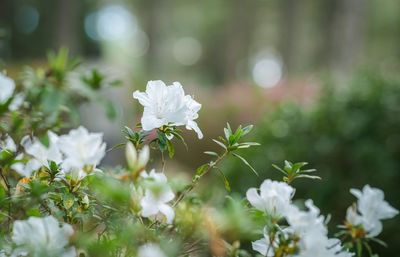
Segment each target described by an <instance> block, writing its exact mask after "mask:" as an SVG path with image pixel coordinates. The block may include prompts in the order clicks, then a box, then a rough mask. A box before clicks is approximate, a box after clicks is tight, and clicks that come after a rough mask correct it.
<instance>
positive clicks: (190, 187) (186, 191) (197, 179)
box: [172, 150, 229, 207]
mask: <svg viewBox="0 0 400 257" xmlns="http://www.w3.org/2000/svg"><path fill="white" fill-rule="evenodd" d="M228 153H229V152H228V150H225V152H224V153H223V154H222V155H220V156H218V158H217V159H216V160H215V161H214V162H210V164H209V165H208V168H207V169H206V170H205V171H204V172H203V173H202V174H201V175H195V176H194V177H193V179H192V183H191V184H190V185H189V186H188V187H187V188H186V190H185V191H184V192H182V194H180V195H179V197H178V199H176V201H175V202H174V204H173V205H172V207H175V206H177V205H178V204H179V203H180V202H181V201H182V200H183V199H184V198H185V197H186V195H187V194H189V193H190V192H191V191H192V190H193V189H194V188H195V187H196V185H197V183H198V181H199V180H200V179H201V178H202V177H203V176H204V175H206V174H207V173H208V172H210V170H211V169H213V168H214V167H216V166H217V165H218V164H219V163H220V162H221V161H222V160H223V159H224V158H225V157H226V156H227V155H228Z"/></svg>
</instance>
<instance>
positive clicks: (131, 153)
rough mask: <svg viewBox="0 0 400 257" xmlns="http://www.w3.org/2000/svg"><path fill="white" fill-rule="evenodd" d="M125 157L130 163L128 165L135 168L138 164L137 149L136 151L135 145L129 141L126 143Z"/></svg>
mask: <svg viewBox="0 0 400 257" xmlns="http://www.w3.org/2000/svg"><path fill="white" fill-rule="evenodd" d="M125 158H126V161H127V163H128V167H129V168H130V169H134V168H135V166H136V162H137V151H136V148H135V146H134V145H133V144H132V143H131V142H128V143H127V144H126V148H125Z"/></svg>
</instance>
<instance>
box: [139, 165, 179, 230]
mask: <svg viewBox="0 0 400 257" xmlns="http://www.w3.org/2000/svg"><path fill="white" fill-rule="evenodd" d="M141 176H142V177H144V178H146V179H148V180H150V181H152V183H151V185H149V186H148V187H147V188H146V190H145V193H144V197H143V198H142V199H141V201H140V205H141V207H142V211H141V215H142V216H143V217H155V218H157V215H159V214H163V215H164V216H165V218H166V221H167V223H168V224H171V223H172V221H173V219H174V217H175V212H174V209H172V207H171V206H169V205H168V204H167V203H168V202H170V201H172V200H173V199H174V197H175V194H174V193H173V192H172V190H171V188H170V186H169V185H168V183H167V177H166V176H165V175H164V174H163V173H156V172H155V171H154V170H152V171H151V172H150V174H147V173H146V172H143V173H142V174H141Z"/></svg>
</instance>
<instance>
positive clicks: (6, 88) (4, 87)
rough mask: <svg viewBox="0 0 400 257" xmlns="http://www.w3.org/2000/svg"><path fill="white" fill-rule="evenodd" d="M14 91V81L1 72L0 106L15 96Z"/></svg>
mask: <svg viewBox="0 0 400 257" xmlns="http://www.w3.org/2000/svg"><path fill="white" fill-rule="evenodd" d="M14 90H15V83H14V80H12V79H11V78H9V77H7V76H5V75H4V74H3V73H1V72H0V104H4V103H6V102H7V101H8V99H10V98H11V97H12V95H13V94H14Z"/></svg>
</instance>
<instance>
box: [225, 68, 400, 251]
mask: <svg viewBox="0 0 400 257" xmlns="http://www.w3.org/2000/svg"><path fill="white" fill-rule="evenodd" d="M251 140H253V141H257V142H260V143H261V146H260V147H258V148H257V149H250V150H249V151H247V152H246V154H243V156H245V158H246V159H248V160H249V162H250V163H252V164H253V165H254V167H255V169H256V170H257V171H258V172H259V173H260V177H259V178H257V177H255V176H250V175H249V174H248V173H245V172H243V170H242V168H241V167H240V166H238V165H237V164H238V163H236V162H230V163H227V164H226V165H225V167H224V170H226V171H228V172H229V173H227V176H228V178H229V179H230V182H231V187H232V190H233V191H241V192H244V191H245V190H246V189H247V188H248V187H249V186H251V185H256V184H258V183H259V182H260V181H262V180H263V179H265V178H267V177H275V178H277V179H278V178H280V177H281V173H280V172H277V171H276V170H275V169H274V168H273V167H271V165H272V164H274V163H277V164H281V163H282V162H283V161H284V160H285V159H286V158H290V159H291V160H298V161H299V160H307V161H308V162H309V163H311V164H312V166H313V167H315V168H316V169H317V171H318V172H317V174H318V176H320V177H321V178H322V181H314V182H313V181H308V180H307V181H301V180H299V181H295V182H294V184H295V186H296V188H297V192H296V195H297V196H299V197H304V198H312V199H314V200H315V202H316V204H317V205H318V206H320V207H321V209H323V210H325V211H328V212H329V213H331V214H332V217H334V218H335V219H336V220H333V221H332V222H331V224H332V223H338V222H340V221H342V220H344V216H343V213H345V209H346V207H347V206H348V205H349V203H351V202H352V201H353V200H354V199H353V198H352V197H351V196H350V194H349V192H348V190H349V189H350V187H353V188H354V187H356V188H357V187H358V188H359V187H361V186H362V185H364V184H370V185H371V186H376V187H381V188H385V193H386V197H387V199H388V201H389V202H393V203H395V207H397V208H398V207H399V201H398V196H399V195H400V187H399V182H400V81H398V80H392V79H388V78H385V77H383V76H381V75H376V74H374V73H373V72H361V73H359V74H358V75H357V76H355V77H354V79H353V80H351V81H349V82H348V85H343V86H340V85H337V86H336V85H335V86H333V84H332V83H327V85H325V86H324V87H323V88H322V91H321V94H320V97H319V99H318V100H317V102H315V103H314V104H313V105H312V106H308V107H304V106H299V105H296V104H293V103H287V102H286V103H282V104H280V106H278V108H277V109H276V110H275V109H274V110H272V111H270V112H268V113H267V114H266V115H265V116H264V118H263V120H262V121H261V122H260V124H258V126H257V128H256V129H255V134H254V138H252V139H251ZM396 203H397V204H396ZM387 228H388V229H387V230H386V231H385V232H384V233H383V235H382V237H383V240H384V241H386V242H387V243H388V244H389V245H392V246H393V247H390V248H388V249H385V248H383V247H381V248H380V249H379V253H380V254H381V256H394V255H396V253H398V251H399V247H398V245H397V244H396V242H399V241H400V237H399V232H400V231H399V228H400V221H399V219H394V220H392V221H388V226H387Z"/></svg>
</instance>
